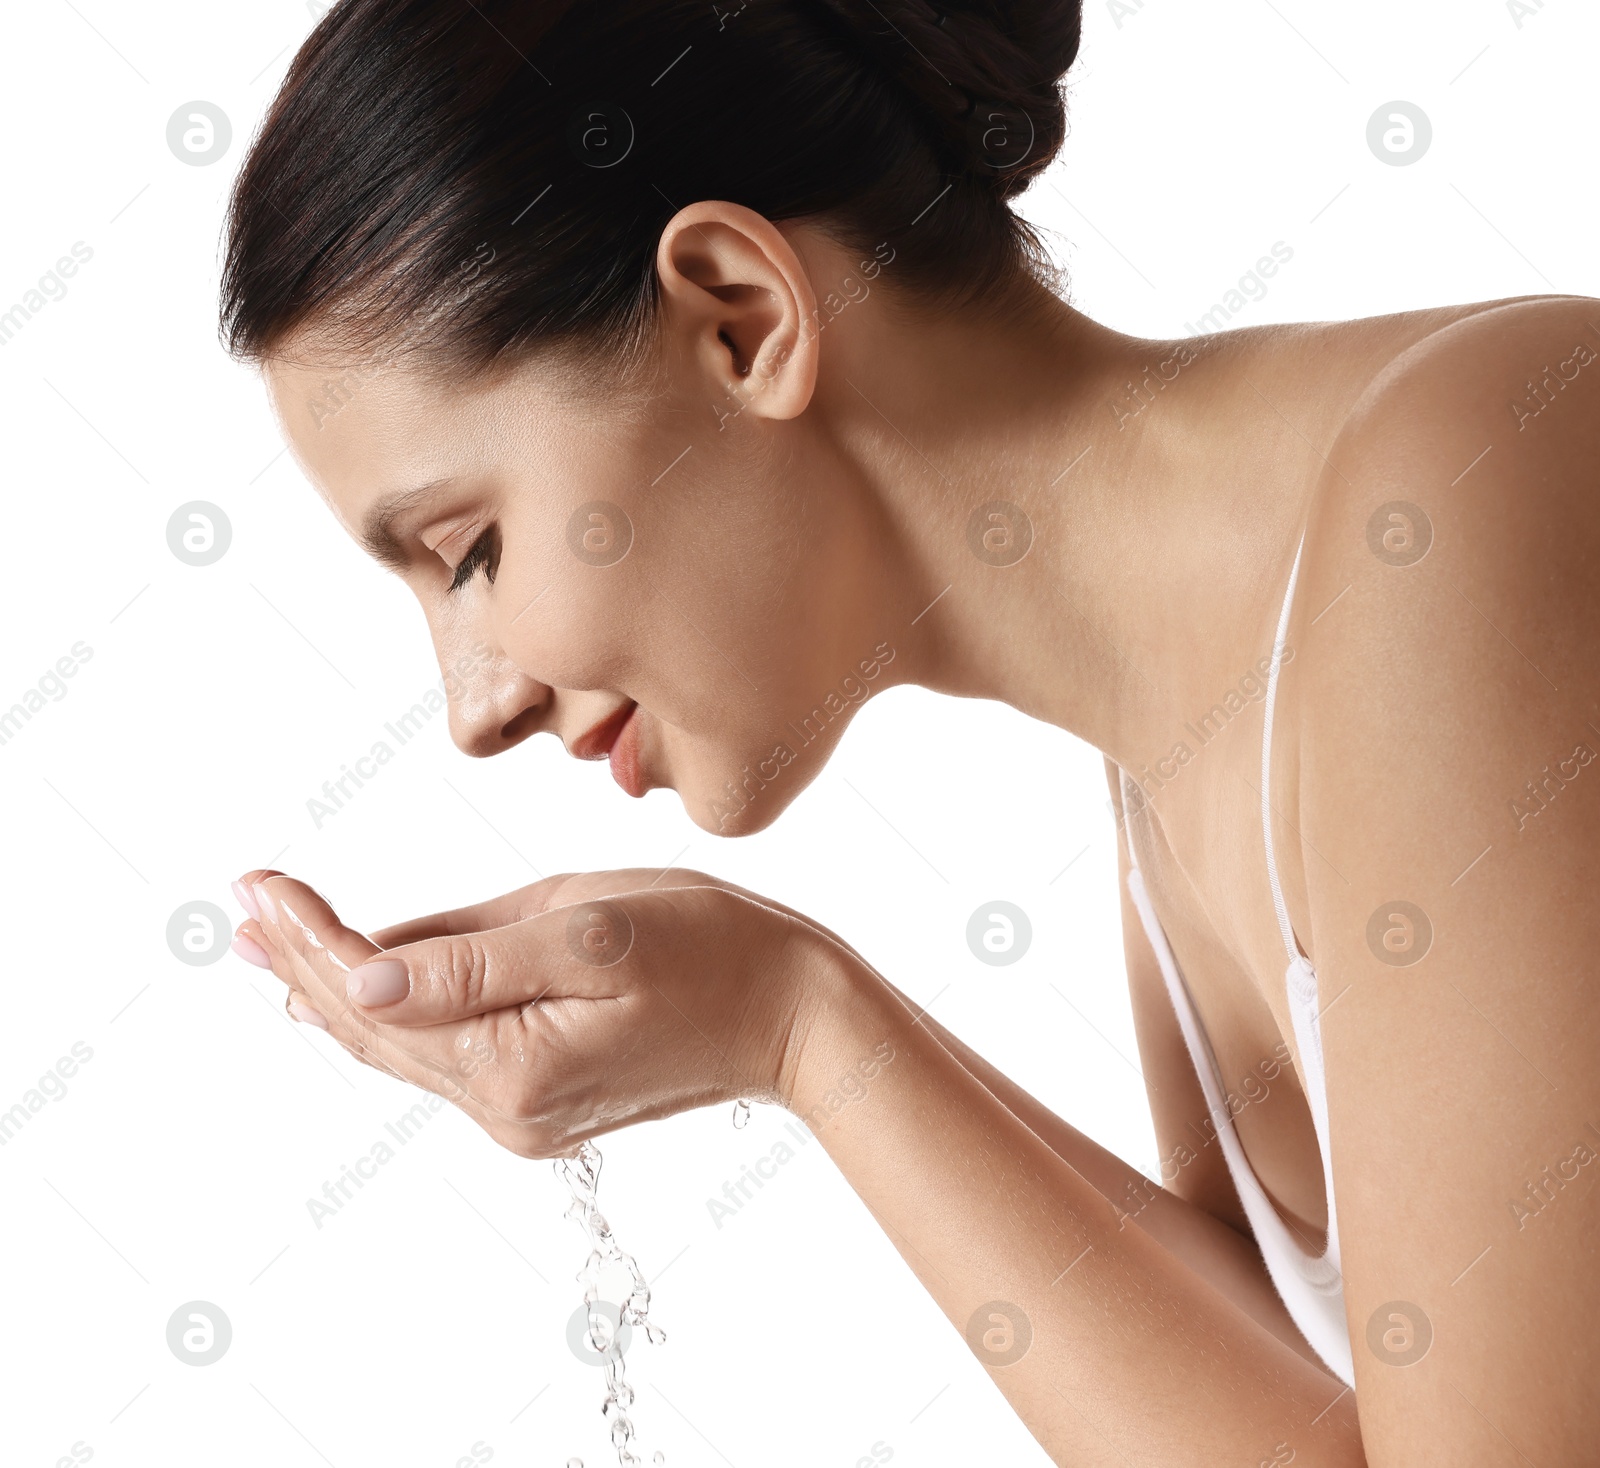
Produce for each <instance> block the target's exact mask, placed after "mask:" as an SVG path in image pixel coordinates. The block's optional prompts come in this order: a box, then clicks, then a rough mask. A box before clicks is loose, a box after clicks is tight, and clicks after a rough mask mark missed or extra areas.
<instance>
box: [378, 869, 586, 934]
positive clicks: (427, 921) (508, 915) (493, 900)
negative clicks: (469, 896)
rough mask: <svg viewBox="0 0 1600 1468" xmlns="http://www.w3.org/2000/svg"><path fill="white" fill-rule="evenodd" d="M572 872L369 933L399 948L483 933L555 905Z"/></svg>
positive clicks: (516, 921) (517, 921)
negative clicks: (438, 939) (424, 941)
mask: <svg viewBox="0 0 1600 1468" xmlns="http://www.w3.org/2000/svg"><path fill="white" fill-rule="evenodd" d="M571 875H572V874H571V873H569V872H563V873H562V874H561V875H559V876H555V877H544V878H541V879H540V880H539V881H537V882H533V883H530V884H529V885H528V886H526V887H519V888H517V890H516V891H515V892H505V893H502V894H501V895H500V896H499V897H490V898H488V899H486V900H485V901H483V902H474V903H469V904H468V905H467V906H466V907H454V908H451V909H449V910H448V911H446V912H435V913H430V914H429V915H428V916H427V917H419V918H409V919H407V920H406V921H405V922H402V923H395V924H393V925H392V926H390V927H387V928H379V929H378V930H377V931H376V932H374V933H370V934H368V937H370V938H371V939H372V941H373V942H374V943H376V944H377V945H378V947H380V948H398V947H400V946H401V945H402V944H405V943H418V942H421V941H422V940H423V939H425V938H443V937H448V936H450V935H452V934H456V933H481V932H483V931H485V930H486V929H488V928H503V927H506V926H508V925H509V924H511V923H519V922H521V921H522V920H523V919H524V918H527V917H532V916H533V915H534V914H535V913H538V912H543V911H544V910H545V909H546V908H547V907H549V906H550V905H551V900H550V899H551V898H552V896H553V895H554V893H555V892H556V891H557V890H558V889H559V888H560V887H561V885H562V884H563V883H564V882H566V881H567V880H568V879H569V878H570V876H571Z"/></svg>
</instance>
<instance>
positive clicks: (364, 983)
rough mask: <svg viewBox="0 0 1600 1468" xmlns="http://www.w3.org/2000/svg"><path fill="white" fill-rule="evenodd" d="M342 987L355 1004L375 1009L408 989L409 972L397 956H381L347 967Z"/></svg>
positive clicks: (395, 999) (409, 990)
mask: <svg viewBox="0 0 1600 1468" xmlns="http://www.w3.org/2000/svg"><path fill="white" fill-rule="evenodd" d="M344 982H345V991H346V992H347V993H348V994H349V995H350V997H351V998H352V999H354V1000H355V1002H356V1003H357V1004H362V1005H365V1006H366V1007H367V1008H368V1009H377V1008H379V1007H381V1006H382V1005H385V1004H395V1003H398V1002H399V1001H400V1000H402V999H404V998H405V997H406V995H407V994H409V993H410V992H411V975H410V973H409V972H408V971H407V969H406V966H405V965H404V964H403V963H401V962H400V960H399V959H398V958H380V959H376V960H375V961H373V962H372V963H364V964H362V965H361V967H360V968H353V969H351V970H350V977H349V978H348V979H346V980H345V981H344Z"/></svg>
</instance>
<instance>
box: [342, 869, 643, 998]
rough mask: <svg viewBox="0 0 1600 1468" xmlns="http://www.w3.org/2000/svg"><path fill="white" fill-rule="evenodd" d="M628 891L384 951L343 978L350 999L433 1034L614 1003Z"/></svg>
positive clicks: (629, 943)
mask: <svg viewBox="0 0 1600 1468" xmlns="http://www.w3.org/2000/svg"><path fill="white" fill-rule="evenodd" d="M637 905H638V903H637V894H633V895H631V896H630V895H629V894H624V895H623V896H620V897H607V898H601V899H596V900H593V901H588V902H577V903H571V904H568V905H566V906H563V907H553V908H548V909H546V910H545V911H543V912H539V913H535V914H534V915H533V916H532V917H528V918H524V919H523V920H522V921H521V922H516V923H511V924H508V925H506V926H505V927H499V928H491V929H489V930H487V931H478V932H467V933H453V934H449V935H447V936H443V937H435V938H425V939H423V940H421V941H420V942H416V943H407V944H402V945H400V946H399V947H396V948H386V949H384V950H383V952H382V953H380V954H378V955H377V956H376V957H374V958H371V959H368V960H367V961H366V962H365V963H362V964H360V965H359V966H357V967H356V968H355V969H353V970H352V971H351V973H350V974H349V976H348V980H347V993H348V995H349V997H350V999H351V1000H352V1001H353V1002H354V1003H355V1004H356V1005H357V1006H358V1007H359V1009H360V1010H361V1011H363V1012H364V1013H366V1014H367V1015H369V1016H371V1017H373V1018H375V1019H379V1020H381V1021H382V1022H383V1023H384V1024H385V1025H396V1026H405V1027H435V1026H441V1025H446V1024H449V1023H451V1022H454V1021H460V1020H464V1019H469V1018H471V1017H473V1016H475V1015H486V1014H491V1013H494V1012H496V1011H500V1010H519V1009H520V1010H524V1011H526V1010H527V1008H528V1007H529V1006H531V1005H533V1004H535V1003H537V1002H538V1001H540V1000H542V999H550V1000H556V999H569V998H582V999H602V998H613V997H615V996H616V995H618V994H620V993H622V992H623V991H624V989H625V988H626V986H627V982H628V976H627V975H625V974H624V973H622V972H620V970H625V969H626V968H627V964H626V960H627V958H628V955H629V953H630V952H631V951H632V949H633V947H634V943H635V939H636V932H635V920H634V918H633V916H632V915H631V911H632V909H633V908H635V907H637Z"/></svg>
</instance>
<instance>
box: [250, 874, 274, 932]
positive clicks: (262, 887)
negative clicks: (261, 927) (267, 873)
mask: <svg viewBox="0 0 1600 1468" xmlns="http://www.w3.org/2000/svg"><path fill="white" fill-rule="evenodd" d="M252 890H253V891H254V892H255V894H256V901H257V902H258V903H260V910H259V911H258V912H257V913H256V921H257V922H258V923H260V922H272V923H275V922H277V921H278V905H277V903H275V902H274V901H273V900H272V897H271V895H270V894H269V893H268V892H267V884H266V883H265V882H257V883H256V885H255V887H254V888H253V889H252Z"/></svg>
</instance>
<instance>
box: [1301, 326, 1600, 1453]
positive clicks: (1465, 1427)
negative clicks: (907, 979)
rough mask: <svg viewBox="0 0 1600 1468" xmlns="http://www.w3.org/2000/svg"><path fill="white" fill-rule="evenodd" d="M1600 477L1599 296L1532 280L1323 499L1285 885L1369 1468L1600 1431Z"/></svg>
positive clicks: (1417, 352) (1344, 460) (1447, 336)
mask: <svg viewBox="0 0 1600 1468" xmlns="http://www.w3.org/2000/svg"><path fill="white" fill-rule="evenodd" d="M1597 490H1600V301H1595V300H1589V299H1585V298H1570V297H1550V298H1534V299H1532V300H1526V301H1517V302H1511V303H1506V304H1504V305H1502V306H1499V307H1497V308H1494V309H1489V310H1484V311H1480V312H1477V313H1475V314H1472V315H1470V316H1467V317H1464V318H1463V319H1460V320H1458V321H1455V322H1453V323H1451V324H1449V325H1447V326H1444V327H1442V328H1440V329H1439V330H1437V331H1434V332H1431V333H1429V334H1428V335H1427V336H1425V337H1424V338H1422V339H1421V340H1419V341H1417V342H1415V343H1414V344H1413V345H1411V346H1410V347H1408V348H1407V349H1406V350H1405V351H1403V352H1402V353H1401V354H1400V355H1399V356H1397V357H1396V358H1394V359H1393V360H1392V361H1390V362H1389V363H1388V364H1387V366H1385V367H1384V369H1383V370H1382V371H1381V372H1379V373H1378V374H1377V375H1376V376H1375V377H1374V379H1373V380H1372V382H1371V383H1370V384H1369V386H1368V387H1367V389H1366V391H1365V392H1364V393H1363V394H1362V396H1361V398H1360V400H1359V401H1358V402H1357V404H1356V406H1355V408H1354V410H1353V411H1352V412H1351V414H1350V415H1349V419H1348V422H1347V423H1346V424H1345V426H1344V428H1343V430H1342V431H1341V432H1340V434H1339V435H1338V437H1337V439H1336V441H1335V442H1334V444H1333V446H1332V448H1331V450H1330V451H1329V453H1328V462H1327V465H1326V468H1325V469H1324V470H1323V471H1322V474H1321V478H1320V482H1319V484H1318V488H1317V495H1316V500H1315V504H1314V507H1313V510H1312V513H1311V516H1310V519H1309V523H1308V526H1307V531H1306V539H1305V545H1304V552H1303V561H1302V567H1301V578H1302V579H1301V582H1300V585H1299V589H1298V590H1297V592H1296V602H1295V610H1294V616H1293V620H1292V622H1291V627H1290V634H1289V637H1290V641H1291V643H1292V644H1293V645H1294V648H1295V654H1294V658H1293V661H1292V662H1289V663H1287V664H1286V666H1285V672H1284V678H1283V697H1284V699H1285V704H1284V708H1285V711H1286V713H1287V719H1286V724H1287V733H1288V735H1289V747H1288V748H1287V750H1286V758H1285V764H1286V766H1288V767H1289V770H1292V772H1293V773H1292V774H1289V773H1286V776H1285V785H1284V788H1282V789H1281V790H1280V791H1279V796H1280V799H1281V800H1282V802H1283V803H1284V805H1285V812H1284V813H1285V820H1286V824H1285V826H1284V827H1283V829H1284V831H1285V840H1284V847H1283V850H1284V851H1285V853H1286V855H1287V858H1288V859H1287V860H1286V861H1285V863H1284V865H1285V885H1286V888H1288V889H1290V890H1291V893H1292V896H1291V901H1292V903H1293V904H1295V905H1302V906H1303V911H1302V913H1300V914H1297V916H1298V917H1300V918H1302V919H1303V920H1304V921H1305V922H1306V924H1307V927H1308V929H1309V934H1306V933H1302V937H1303V938H1306V939H1307V947H1308V949H1309V951H1310V953H1311V956H1312V958H1313V960H1314V962H1315V964H1316V969H1317V977H1318V986H1319V998H1320V1000H1321V1003H1322V1008H1323V1020H1322V1034H1323V1039H1324V1046H1325V1053H1326V1061H1327V1084H1328V1105H1329V1116H1330V1127H1331V1150H1332V1155H1333V1159H1334V1179H1335V1188H1336V1192H1337V1196H1338V1200H1339V1221H1340V1228H1341V1237H1342V1241H1343V1243H1344V1265H1345V1276H1346V1306H1347V1312H1348V1316H1349V1324H1350V1329H1351V1338H1352V1341H1353V1342H1355V1344H1356V1347H1357V1355H1356V1373H1357V1388H1358V1392H1359V1393H1360V1395H1361V1401H1362V1413H1361V1415H1362V1426H1363V1432H1364V1434H1366V1435H1367V1437H1366V1440H1367V1441H1368V1443H1369V1451H1370V1452H1371V1454H1372V1457H1371V1460H1372V1461H1377V1462H1389V1461H1399V1460H1401V1459H1403V1458H1405V1457H1406V1453H1405V1452H1404V1451H1403V1449H1404V1448H1406V1447H1409V1446H1410V1445H1412V1444H1413V1443H1415V1442H1417V1441H1426V1442H1429V1443H1430V1444H1432V1445H1433V1446H1434V1447H1436V1448H1438V1449H1440V1450H1441V1451H1444V1450H1445V1449H1448V1450H1449V1451H1448V1452H1446V1454H1445V1455H1446V1456H1450V1457H1452V1459H1453V1461H1467V1460H1469V1459H1471V1458H1472V1456H1473V1455H1474V1454H1475V1453H1477V1452H1479V1451H1488V1449H1489V1444H1487V1443H1484V1444H1483V1445H1482V1446H1480V1436H1479V1435H1480V1434H1482V1433H1483V1432H1484V1429H1483V1426H1482V1421H1483V1418H1487V1419H1488V1420H1490V1421H1493V1422H1494V1423H1496V1424H1497V1426H1498V1428H1499V1429H1500V1430H1501V1431H1502V1432H1503V1433H1505V1434H1506V1436H1507V1437H1509V1438H1510V1439H1511V1440H1513V1441H1515V1442H1517V1443H1518V1444H1519V1446H1520V1447H1521V1449H1522V1450H1523V1451H1524V1452H1527V1453H1531V1454H1533V1455H1534V1456H1535V1457H1539V1456H1541V1455H1542V1456H1544V1457H1546V1458H1549V1459H1552V1460H1561V1459H1563V1458H1569V1459H1570V1458H1572V1457H1573V1456H1574V1455H1576V1456H1579V1457H1581V1456H1582V1454H1583V1451H1586V1450H1580V1449H1579V1448H1578V1446H1577V1444H1578V1442H1579V1441H1581V1440H1582V1438H1583V1435H1584V1434H1585V1433H1589V1432H1592V1431H1594V1430H1597V1429H1600V1401H1595V1400H1594V1399H1590V1401H1591V1404H1590V1406H1589V1407H1588V1408H1585V1409H1584V1410H1582V1411H1577V1412H1572V1413H1568V1414H1566V1415H1563V1414H1561V1413H1555V1414H1551V1413H1544V1414H1541V1413H1540V1412H1539V1410H1538V1408H1537V1406H1536V1404H1537V1403H1538V1402H1539V1401H1541V1400H1543V1401H1546V1402H1548V1401H1550V1400H1552V1399H1553V1400H1564V1401H1567V1402H1577V1401H1579V1400H1580V1399H1583V1398H1584V1394H1585V1388H1584V1387H1583V1385H1582V1382H1581V1380H1580V1378H1581V1376H1582V1374H1583V1372H1584V1371H1585V1370H1587V1369H1588V1367H1587V1366H1585V1367H1580V1366H1579V1365H1578V1364H1577V1363H1578V1362H1579V1361H1583V1362H1587V1363H1590V1364H1591V1365H1592V1363H1594V1362H1595V1361H1596V1360H1600V1276H1595V1275H1594V1274H1593V1273H1589V1274H1587V1275H1580V1274H1578V1273H1575V1271H1574V1267H1573V1266H1574V1262H1575V1261H1576V1260H1577V1259H1579V1258H1582V1257H1584V1256H1585V1255H1586V1253H1587V1252H1588V1251H1590V1250H1592V1248H1593V1245H1594V1236H1593V1216H1594V1215H1593V1212H1592V1210H1591V1209H1588V1208H1586V1207H1585V1205H1584V1203H1583V1202H1582V1200H1581V1199H1579V1198H1578V1197H1577V1190H1576V1187H1573V1188H1571V1189H1567V1188H1566V1187H1565V1184H1563V1185H1561V1186H1554V1185H1552V1184H1551V1182H1550V1180H1551V1179H1552V1178H1554V1177H1560V1178H1566V1177H1567V1176H1568V1175H1569V1173H1570V1175H1571V1177H1572V1178H1578V1177H1579V1176H1581V1175H1582V1173H1581V1172H1580V1170H1579V1169H1583V1168H1586V1167H1587V1163H1588V1162H1589V1161H1592V1160H1595V1159H1596V1158H1600V1135H1592V1134H1591V1133H1590V1132H1589V1131H1588V1130H1586V1127H1587V1125H1588V1123H1589V1122H1590V1121H1592V1120H1593V1119H1594V1118H1595V1117H1596V1116H1597V1115H1600V1072H1597V1071H1596V1068H1595V1066H1594V1063H1593V1057H1594V1055H1595V1053H1596V1051H1597V1050H1600V1003H1597V1002H1596V999H1595V993H1596V991H1595V988H1594V980H1595V978H1596V976H1597V968H1600V960H1597V956H1596V955H1597V954H1600V904H1596V903H1595V902H1594V900H1593V889H1594V883H1595V880H1596V878H1597V877H1600V636H1597V633H1600V626H1597V622H1600V494H1597ZM1291 822H1292V829H1291V828H1290V825H1289V824H1288V823H1291ZM1297 835H1298V837H1299V838H1300V839H1298V840H1296V839H1295V838H1296V836H1297ZM1574 1159H1578V1160H1577V1161H1574ZM1552 1170H1553V1171H1552ZM1541 1179H1543V1181H1542V1182H1541V1181H1540V1180H1541ZM1384 1312H1388V1314H1387V1315H1385V1314H1384ZM1397 1314H1399V1315H1404V1316H1406V1320H1405V1321H1403V1322H1401V1321H1396V1320H1395V1318H1394V1317H1395V1316H1396V1315H1397ZM1374 1322H1376V1324H1374ZM1558 1339H1559V1340H1562V1341H1563V1342H1564V1344H1562V1345H1560V1346H1557V1345H1556V1344H1554V1343H1555V1342H1556V1341H1557V1340H1558ZM1402 1340H1404V1341H1409V1342H1411V1344H1410V1345H1408V1346H1405V1347H1403V1348H1402V1347H1401V1346H1400V1345H1396V1346H1395V1347H1394V1351H1395V1352H1396V1353H1398V1354H1386V1352H1389V1351H1390V1344H1389V1343H1390V1342H1401V1341H1402ZM1429 1340H1431V1342H1432V1345H1431V1351H1430V1350H1429V1347H1428V1345H1427V1342H1428V1341H1429ZM1469 1341H1472V1342H1478V1343H1500V1344H1499V1345H1483V1346H1482V1348H1481V1349H1480V1348H1479V1347H1478V1346H1470V1347H1469V1346H1468V1345H1467V1344H1466V1343H1467V1342H1469ZM1413 1351H1414V1352H1416V1353H1417V1354H1408V1353H1411V1352H1413ZM1422 1353H1427V1354H1422ZM1411 1361H1417V1362H1419V1363H1420V1364H1417V1365H1416V1366H1415V1368H1414V1369H1413V1370H1408V1371H1395V1370H1393V1369H1392V1368H1393V1367H1394V1366H1396V1365H1402V1364H1409V1363H1410V1362H1411ZM1462 1396H1465V1397H1466V1398H1467V1399H1468V1400H1469V1401H1470V1402H1472V1403H1474V1404H1475V1405H1476V1406H1477V1407H1478V1408H1479V1411H1480V1412H1481V1414H1482V1417H1479V1416H1477V1415H1475V1414H1472V1413H1466V1412H1463V1411H1462V1410H1461V1406H1460V1402H1461V1397H1462ZM1385 1450H1387V1455H1386V1452H1385Z"/></svg>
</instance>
